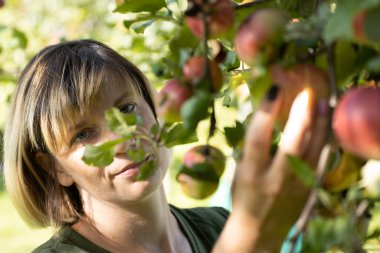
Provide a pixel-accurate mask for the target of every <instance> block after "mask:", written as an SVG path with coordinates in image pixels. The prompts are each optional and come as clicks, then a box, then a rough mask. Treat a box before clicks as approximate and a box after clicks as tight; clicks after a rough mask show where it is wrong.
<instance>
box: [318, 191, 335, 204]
mask: <svg viewBox="0 0 380 253" xmlns="http://www.w3.org/2000/svg"><path fill="white" fill-rule="evenodd" d="M317 195H318V199H319V201H320V202H321V203H322V204H323V206H324V207H326V208H331V207H332V206H333V201H332V199H331V195H330V194H329V193H328V192H327V191H325V190H323V189H318V190H317Z"/></svg>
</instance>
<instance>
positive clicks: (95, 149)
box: [82, 138, 125, 167]
mask: <svg viewBox="0 0 380 253" xmlns="http://www.w3.org/2000/svg"><path fill="white" fill-rule="evenodd" d="M123 141H125V139H124V138H120V139H117V140H113V141H109V142H105V143H103V144H102V145H100V146H91V145H87V146H86V148H85V150H84V155H83V157H82V160H83V161H84V162H85V163H86V164H88V165H91V166H96V167H105V166H107V165H109V164H111V163H112V161H113V158H114V156H115V151H114V147H115V146H116V145H117V144H119V143H121V142H123Z"/></svg>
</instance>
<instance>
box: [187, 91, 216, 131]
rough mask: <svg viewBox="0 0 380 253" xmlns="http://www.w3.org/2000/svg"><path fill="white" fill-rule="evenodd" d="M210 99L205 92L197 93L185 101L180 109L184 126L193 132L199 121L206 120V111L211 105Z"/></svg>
mask: <svg viewBox="0 0 380 253" xmlns="http://www.w3.org/2000/svg"><path fill="white" fill-rule="evenodd" d="M212 101H213V100H212V97H211V96H210V95H209V94H207V93H205V92H198V94H196V95H195V96H193V97H191V98H190V99H188V100H186V102H185V103H184V104H183V105H182V108H181V117H182V120H183V121H184V126H185V127H186V128H188V129H192V130H195V128H196V126H197V125H198V123H199V121H201V120H203V119H205V118H207V116H208V109H209V107H210V106H211V104H212Z"/></svg>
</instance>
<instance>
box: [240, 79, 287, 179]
mask: <svg viewBox="0 0 380 253" xmlns="http://www.w3.org/2000/svg"><path fill="white" fill-rule="evenodd" d="M281 102H282V92H281V91H280V89H279V87H278V86H275V85H274V86H272V87H271V88H270V89H269V91H268V93H267V96H266V98H265V99H264V100H263V101H262V103H261V105H260V107H259V108H258V110H257V111H256V112H255V115H254V116H253V119H252V121H251V123H250V125H249V127H248V129H247V134H246V139H245V142H244V150H243V162H246V163H248V164H251V167H255V170H260V169H261V170H263V169H265V168H266V164H267V163H268V160H269V151H270V146H271V142H272V132H273V128H274V124H275V120H276V117H277V115H278V113H279V110H280V106H281ZM256 172H259V171H256Z"/></svg>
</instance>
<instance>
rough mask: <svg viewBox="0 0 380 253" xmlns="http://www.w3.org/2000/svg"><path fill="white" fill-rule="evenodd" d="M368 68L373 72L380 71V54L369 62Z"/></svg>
mask: <svg viewBox="0 0 380 253" xmlns="http://www.w3.org/2000/svg"><path fill="white" fill-rule="evenodd" d="M367 68H368V70H369V71H372V72H377V73H379V72H380V56H376V57H374V58H372V59H370V60H369V61H368V62H367Z"/></svg>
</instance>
